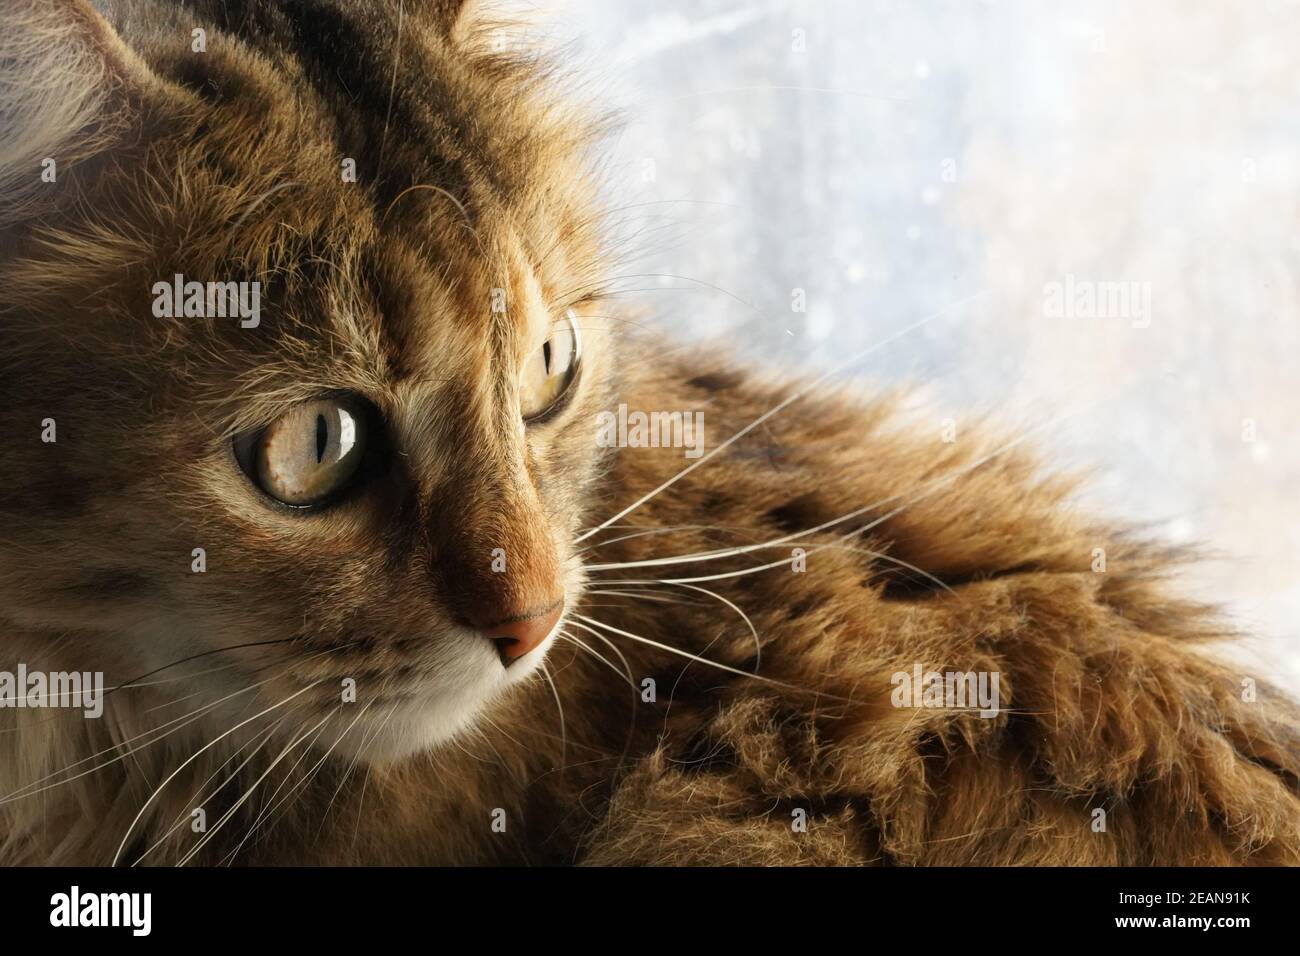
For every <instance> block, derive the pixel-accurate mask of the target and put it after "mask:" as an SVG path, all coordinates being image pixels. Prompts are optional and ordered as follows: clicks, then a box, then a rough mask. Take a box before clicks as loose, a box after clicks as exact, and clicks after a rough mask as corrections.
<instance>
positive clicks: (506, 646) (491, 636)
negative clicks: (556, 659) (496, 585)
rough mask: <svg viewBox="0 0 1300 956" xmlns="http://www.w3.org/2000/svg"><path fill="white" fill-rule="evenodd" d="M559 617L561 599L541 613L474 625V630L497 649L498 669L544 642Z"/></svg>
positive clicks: (561, 608) (562, 610) (562, 603)
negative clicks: (498, 657)
mask: <svg viewBox="0 0 1300 956" xmlns="http://www.w3.org/2000/svg"><path fill="white" fill-rule="evenodd" d="M563 613H564V599H563V598H561V599H560V600H559V601H557V602H556V603H555V604H553V605H551V606H550V607H549V608H546V609H544V610H541V611H536V612H534V613H532V614H523V615H516V616H515V617H511V618H508V619H506V620H504V621H499V622H497V623H495V624H489V625H487V626H483V625H478V629H479V632H480V633H481V634H482V635H483V636H484V637H486V638H487V639H488V640H489V641H491V642H492V643H493V644H495V645H496V646H497V653H498V654H500V655H501V663H502V665H504V666H505V667H509V666H510V665H511V664H513V663H514V662H515V661H517V660H518V659H519V658H521V657H523V656H524V655H525V654H527V653H528V652H529V651H531V650H533V649H534V648H536V647H537V646H538V645H539V644H541V643H542V642H543V641H544V640H546V638H547V637H548V636H549V635H550V633H551V631H552V630H554V629H555V624H556V622H557V621H559V619H560V615H561V614H563ZM475 623H476V624H477V622H475Z"/></svg>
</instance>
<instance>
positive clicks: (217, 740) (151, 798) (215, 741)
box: [111, 681, 320, 866]
mask: <svg viewBox="0 0 1300 956" xmlns="http://www.w3.org/2000/svg"><path fill="white" fill-rule="evenodd" d="M319 683H320V681H314V682H313V683H311V684H308V685H307V686H306V687H304V688H303V689H302V690H300V691H298V692H296V693H294V694H291V695H290V696H288V697H286V698H285V699H284V700H282V701H280V702H279V703H277V704H272V705H271V706H270V707H267V708H266V709H265V710H262V711H260V712H258V713H256V714H254V715H253V716H252V717H249V718H247V719H246V720H243V721H240V722H239V723H238V724H236V725H235V726H234V727H231V728H230V729H229V730H227V731H226V732H225V733H223V734H221V735H220V736H218V737H215V738H213V739H212V740H210V741H208V742H207V743H206V744H204V745H203V746H202V747H200V748H199V749H198V750H196V751H195V752H194V753H193V754H192V755H191V756H190V757H189V758H187V759H186V760H185V761H184V762H183V763H182V764H181V765H180V766H179V767H177V768H176V769H175V770H173V771H172V772H171V773H170V774H168V776H167V779H165V780H164V781H163V782H162V783H160V784H159V785H158V786H157V787H156V788H155V789H154V791H153V793H151V794H150V795H149V799H147V800H146V801H145V802H144V805H143V806H141V807H140V811H139V812H138V813H137V814H136V815H135V819H133V820H132V821H131V825H130V826H128V827H127V828H126V832H125V833H124V834H122V842H121V843H120V844H118V847H117V852H116V853H114V854H113V862H112V864H111V865H112V866H117V864H118V861H119V860H120V859H121V858H122V851H123V850H125V849H126V841H127V840H129V839H130V838H131V831H132V830H134V829H135V825H136V824H137V823H139V822H140V818H141V817H143V816H144V812H145V811H146V810H147V809H149V805H150V804H151V803H153V801H154V799H155V798H156V797H157V796H158V794H159V793H161V792H162V790H163V788H164V787H166V786H167V784H169V783H171V782H172V781H173V780H175V779H176V777H177V775H178V774H180V772H181V771H182V770H184V769H185V768H186V767H188V766H189V765H190V764H191V763H193V762H194V761H195V760H197V759H198V758H199V755H200V754H202V753H203V752H205V751H207V750H210V749H211V748H212V747H215V746H216V745H217V744H219V743H220V742H221V741H222V740H224V739H226V738H227V737H229V736H230V735H231V734H233V733H234V732H235V731H237V730H239V729H240V728H241V727H243V726H245V725H247V724H249V723H251V722H253V721H254V720H256V719H257V718H258V717H262V716H264V715H266V714H269V713H270V712H271V711H273V710H277V709H279V708H280V707H283V706H284V705H285V704H287V703H289V702H290V701H291V700H294V699H295V698H297V697H300V696H302V695H303V694H305V693H307V691H309V690H311V689H312V688H313V687H315V686H316V685H317V684H319Z"/></svg>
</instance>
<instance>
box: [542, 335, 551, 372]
mask: <svg viewBox="0 0 1300 956" xmlns="http://www.w3.org/2000/svg"><path fill="white" fill-rule="evenodd" d="M542 362H543V363H544V364H545V365H546V374H547V375H550V374H551V340H550V339H547V340H546V341H545V342H543V343H542Z"/></svg>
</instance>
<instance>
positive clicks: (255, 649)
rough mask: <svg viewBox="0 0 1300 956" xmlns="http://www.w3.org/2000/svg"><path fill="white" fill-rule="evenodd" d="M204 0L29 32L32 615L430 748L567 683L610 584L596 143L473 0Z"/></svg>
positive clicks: (24, 222)
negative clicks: (514, 55) (582, 538)
mask: <svg viewBox="0 0 1300 956" xmlns="http://www.w3.org/2000/svg"><path fill="white" fill-rule="evenodd" d="M20 6H22V5H20ZM196 6H197V9H195V10H192V11H189V12H185V11H176V10H174V9H172V8H170V7H168V8H166V9H164V8H158V9H155V8H153V6H152V5H151V4H145V3H124V4H116V5H110V7H109V10H108V14H107V16H108V19H107V20H106V19H101V18H100V17H99V16H98V15H97V14H95V13H94V12H92V11H91V10H90V8H89V7H88V6H85V5H84V4H82V3H80V2H72V0H61V2H58V3H52V4H35V3H33V4H30V5H26V6H22V11H21V12H20V13H18V14H15V15H14V16H13V17H12V20H13V22H12V23H6V33H7V36H6V39H5V40H3V41H0V63H8V64H10V65H9V66H6V67H4V68H3V69H4V71H5V73H4V76H3V83H4V84H5V96H6V102H8V101H11V100H13V99H14V97H19V102H20V103H21V104H22V106H23V108H22V109H19V110H16V111H11V112H8V113H5V114H3V119H2V120H0V121H2V122H4V123H5V124H6V125H7V126H8V127H9V128H8V129H6V130H4V134H5V136H4V138H5V139H6V141H18V142H20V143H25V144H26V146H25V148H22V149H20V150H19V152H20V153H21V155H6V157H5V158H4V160H3V169H0V176H3V178H4V182H5V183H6V184H11V185H12V186H13V188H12V189H11V190H10V192H9V195H10V197H12V198H11V201H10V202H8V204H7V205H6V206H4V207H3V208H0V227H2V228H3V232H2V233H0V235H2V236H3V245H0V288H2V289H3V292H0V296H2V298H0V315H3V322H4V326H5V341H4V345H3V346H2V347H0V348H2V350H3V351H2V352H0V354H2V355H3V358H4V369H5V376H4V379H5V380H4V382H3V384H0V392H2V393H3V401H2V402H0V404H2V405H3V406H4V410H3V412H0V415H3V419H4V426H5V428H6V429H7V431H6V434H9V435H13V436H18V437H16V438H15V447H14V448H13V449H12V453H11V454H9V455H8V456H6V458H5V461H4V464H3V465H0V468H3V472H0V475H2V477H3V481H4V484H5V486H6V487H7V489H8V490H9V493H8V494H7V495H6V496H5V500H4V504H3V506H0V507H2V508H3V514H2V515H0V520H3V521H4V523H5V525H6V527H7V528H8V529H10V530H9V532H8V535H9V537H10V538H11V539H12V541H11V545H12V546H11V547H9V548H6V549H5V554H4V557H3V558H0V561H2V562H3V565H0V588H2V591H0V593H2V594H3V603H4V605H5V610H4V611H2V612H0V613H3V614H4V615H5V616H6V617H7V618H8V621H9V625H10V627H11V628H12V629H13V630H14V631H15V633H17V634H20V635H22V636H21V638H15V640H21V641H23V642H24V645H23V649H22V650H21V653H22V654H26V655H28V656H29V658H37V657H41V656H42V655H44V656H45V657H47V658H49V659H51V660H54V659H55V658H56V657H57V656H58V655H63V656H64V657H66V659H67V661H68V666H70V667H74V668H75V669H80V670H85V669H98V670H103V671H105V673H106V674H107V675H108V679H109V681H110V682H121V681H128V680H131V679H132V678H136V677H138V676H140V675H142V674H146V673H149V672H151V671H157V672H158V678H166V679H169V680H172V683H168V684H165V685H163V686H164V687H165V689H166V692H167V693H168V694H169V696H168V698H167V699H168V700H172V699H173V698H181V699H185V698H186V695H192V696H191V697H190V699H189V706H182V707H179V708H178V709H177V710H176V714H178V715H179V714H183V713H186V712H187V711H189V710H193V708H194V707H195V706H201V707H206V706H207V705H209V704H211V705H212V706H211V709H210V710H207V711H205V712H204V715H203V716H204V720H205V721H209V723H210V726H212V727H214V728H215V727H223V728H225V727H229V726H230V722H231V721H232V720H233V715H235V714H245V715H251V714H253V713H257V712H259V711H262V710H265V709H267V708H273V710H272V713H274V712H275V711H276V710H278V711H280V712H282V713H283V714H284V715H285V718H286V719H285V722H284V723H285V726H286V727H294V728H299V727H301V728H305V727H314V728H315V727H317V726H319V735H318V738H317V739H318V745H319V746H320V747H322V748H324V747H329V746H334V747H335V748H336V749H337V750H338V751H341V752H343V753H347V752H352V753H355V754H359V755H361V756H363V757H364V758H366V759H371V760H382V759H387V758H391V757H395V756H400V755H402V754H404V753H408V752H410V751H412V750H417V749H421V748H426V747H429V746H431V745H433V744H436V743H437V742H439V741H443V740H445V739H447V738H448V737H450V736H452V735H453V734H455V733H456V732H457V731H459V730H461V729H462V728H464V727H466V726H468V725H470V724H471V723H472V722H473V721H474V720H475V718H477V717H479V716H480V715H481V714H483V713H484V711H485V710H487V709H489V708H490V707H491V705H492V702H493V701H494V700H496V699H497V698H499V697H500V695H502V694H504V693H508V692H510V690H511V688H512V687H514V686H517V685H519V684H521V683H522V682H524V681H528V680H536V679H538V675H537V673H536V672H537V670H538V668H539V667H540V666H541V665H542V662H543V660H544V658H545V655H546V651H547V648H548V647H549V645H550V642H551V641H552V640H554V636H553V635H554V631H555V629H556V627H557V622H558V621H559V620H560V619H561V617H562V614H563V612H564V609H565V608H567V607H572V605H573V604H574V602H575V601H576V599H577V597H578V594H579V593H580V589H581V587H582V581H583V577H582V570H581V561H580V559H579V556H578V555H577V554H575V549H574V548H573V546H572V545H571V544H570V542H571V541H572V539H573V538H574V536H575V533H576V532H577V531H578V529H579V528H580V527H581V525H582V524H583V522H584V520H585V518H586V517H587V515H586V509H587V507H588V498H589V496H590V489H591V487H592V484H593V482H594V481H595V479H596V477H597V474H598V472H599V469H600V466H601V462H600V460H599V458H598V449H597V448H596V447H595V443H594V440H593V435H594V431H593V428H592V427H591V423H592V421H593V419H594V417H595V414H596V412H597V411H598V409H599V408H601V407H604V406H606V405H607V404H608V395H607V394H606V391H607V388H608V381H609V377H610V370H611V366H612V354H611V343H610V342H609V336H608V335H606V334H604V332H603V329H602V328H601V326H602V323H601V322H600V321H599V317H598V313H599V312H600V308H599V305H598V297H599V292H598V287H599V265H600V257H599V253H598V249H597V246H596V242H595V239H594V236H593V233H592V228H593V223H594V221H595V217H594V216H593V213H592V204H591V188H590V186H589V184H588V180H587V178H586V176H585V173H584V172H583V165H582V157H581V155H580V153H581V148H582V146H583V144H584V142H585V137H586V136H587V135H588V132H587V130H586V129H581V128H579V127H578V126H577V125H576V124H574V123H572V121H571V120H570V118H569V116H568V115H567V114H566V113H565V112H564V111H562V110H561V109H559V108H558V107H556V106H554V105H551V104H548V103H545V102H543V101H542V100H540V99H539V98H538V94H537V93H536V92H535V91H534V90H533V89H532V88H531V86H530V85H529V83H528V81H527V80H525V79H524V78H523V77H524V76H525V75H526V74H525V72H524V71H522V70H519V69H516V68H515V67H514V66H513V65H512V64H511V63H510V61H509V60H507V59H504V58H502V57H499V56H496V55H494V54H492V53H490V52H486V51H485V50H483V49H482V48H480V47H477V46H475V44H474V41H473V39H472V34H473V30H472V29H471V28H470V27H467V25H466V23H465V20H464V16H465V15H464V14H463V12H461V11H456V10H454V9H451V7H454V6H455V5H451V4H428V5H427V9H426V8H425V6H424V5H421V4H420V3H418V2H417V3H412V2H407V3H406V4H405V13H404V18H405V19H404V20H403V25H402V26H401V27H400V32H399V27H398V18H397V16H396V10H395V9H394V10H392V11H390V10H388V5H384V4H376V5H367V6H366V9H365V10H364V11H362V10H360V9H359V8H358V10H357V11H356V12H354V13H351V14H345V13H343V12H335V13H334V14H331V16H332V17H333V18H334V19H331V17H323V18H321V19H319V20H315V19H314V20H313V21H312V25H311V30H310V31H307V30H305V29H304V25H303V24H302V23H298V22H296V21H295V19H294V14H293V13H291V12H286V11H281V10H279V9H278V5H276V4H262V5H258V11H257V12H256V13H253V14H249V15H247V16H245V17H243V18H242V19H238V20H232V19H227V18H228V17H230V16H231V15H230V14H229V13H228V12H227V10H226V7H227V5H226V4H222V3H210V4H203V3H200V4H197V5H196ZM392 6H393V7H394V8H396V6H397V5H396V4H392ZM146 7H147V8H148V9H145V8H146ZM295 9H296V8H295ZM6 16H7V17H8V16H9V15H8V14H6ZM362 17H364V22H362ZM11 27H12V28H11ZM195 29H201V30H202V31H203V40H204V42H203V46H204V47H205V49H204V50H203V51H201V52H196V49H195V47H196V43H197V40H198V34H195V33H194V30H195ZM307 37H310V40H308V39H307ZM37 61H39V62H37ZM529 72H530V73H531V71H529ZM29 75H32V76H43V77H45V78H46V79H48V78H49V77H51V76H53V77H55V78H56V80H57V82H55V83H49V82H44V83H39V84H38V83H35V82H32V81H30V80H24V77H25V76H29ZM24 84H27V85H24ZM45 158H52V159H53V160H54V161H55V164H54V168H55V169H56V173H55V177H54V179H53V180H52V181H48V182H42V181H41V180H40V177H41V174H42V171H43V169H46V168H48V167H47V166H43V164H42V161H43V160H44V159H45ZM23 177H27V178H28V179H30V180H31V182H28V181H27V180H26V179H24V178H23ZM50 421H52V423H53V429H54V430H53V432H52V433H48V429H47V428H46V427H45V425H44V423H45V422H50ZM50 437H53V439H54V440H53V441H50V440H42V438H46V439H48V438H50ZM33 555H35V556H37V557H36V558H35V559H33ZM187 658H190V659H192V662H191V663H189V664H187V665H184V666H179V667H174V665H175V662H177V661H181V660H183V659H187ZM59 659H62V658H59ZM133 692H134V691H133V690H131V689H126V690H123V691H121V692H120V693H121V694H122V695H129V694H131V693H133ZM118 703H119V705H121V706H125V702H124V701H119V702H118ZM318 722H319V723H318Z"/></svg>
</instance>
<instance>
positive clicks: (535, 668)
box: [294, 609, 562, 765]
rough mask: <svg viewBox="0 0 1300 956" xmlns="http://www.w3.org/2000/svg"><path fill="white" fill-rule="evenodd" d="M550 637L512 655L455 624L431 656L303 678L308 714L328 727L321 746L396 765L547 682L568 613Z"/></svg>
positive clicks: (550, 628) (550, 625)
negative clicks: (543, 678)
mask: <svg viewBox="0 0 1300 956" xmlns="http://www.w3.org/2000/svg"><path fill="white" fill-rule="evenodd" d="M544 624H545V628H546V629H545V632H536V633H529V634H526V635H525V640H526V641H527V644H528V646H527V648H526V649H525V650H524V651H523V652H522V653H514V654H509V653H507V652H506V651H503V650H502V649H501V648H500V647H499V646H497V645H496V644H495V643H494V642H493V641H491V640H484V635H483V634H482V632H481V631H479V630H477V629H473V628H469V627H464V626H461V625H452V626H451V627H450V628H449V629H448V631H447V632H445V633H444V634H443V635H442V636H441V637H440V638H439V640H438V641H437V642H433V643H432V644H431V647H430V649H429V651H428V654H427V656H424V657H417V658H416V659H414V660H409V661H405V662H403V663H400V664H397V663H390V664H389V665H388V666H386V667H382V668H380V667H371V668H369V669H367V668H333V667H332V668H329V672H328V673H327V674H320V673H319V672H316V673H314V674H312V676H311V677H310V678H308V677H307V676H306V675H301V676H299V677H298V678H297V679H296V680H295V681H294V683H295V684H297V687H296V688H295V692H302V693H303V695H304V698H307V699H301V710H300V712H305V713H306V714H308V715H309V716H310V718H311V723H313V724H314V723H315V722H316V721H321V722H322V724H323V729H322V730H321V731H320V732H319V734H318V735H317V737H316V740H317V743H316V746H317V747H318V748H319V749H321V750H328V751H330V752H331V753H333V754H336V755H339V756H341V757H343V758H346V759H351V760H358V761H362V762H365V763H369V764H376V765H379V764H388V763H393V762H395V761H398V760H401V759H403V758H406V757H409V756H412V755H414V754H417V753H421V752H424V751H429V750H433V749H436V748H438V747H439V746H441V745H444V744H447V743H448V742H450V741H452V740H453V738H455V737H456V736H457V735H460V734H463V733H466V732H468V731H469V730H470V729H471V728H472V727H473V726H474V724H475V722H476V721H477V720H479V719H481V718H482V717H483V716H484V714H485V713H487V712H490V710H491V709H492V707H493V705H494V704H495V703H496V702H497V701H498V700H500V698H501V697H503V696H504V695H506V694H508V693H510V692H511V691H513V690H514V689H516V688H518V687H520V686H522V685H524V684H526V683H528V682H530V681H533V680H537V679H539V673H540V672H541V670H542V668H543V665H544V663H545V660H546V656H547V653H548V652H549V651H550V649H551V647H552V646H553V645H554V643H555V641H556V640H557V639H558V637H557V635H558V633H559V631H560V630H561V626H562V609H557V610H556V612H555V613H554V614H550V613H548V614H547V615H546V617H545V619H544Z"/></svg>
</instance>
